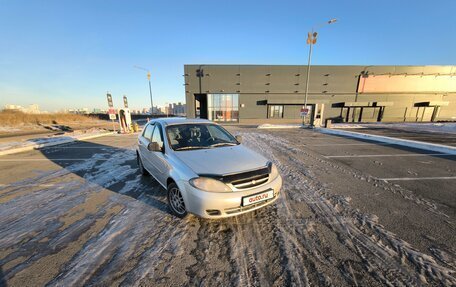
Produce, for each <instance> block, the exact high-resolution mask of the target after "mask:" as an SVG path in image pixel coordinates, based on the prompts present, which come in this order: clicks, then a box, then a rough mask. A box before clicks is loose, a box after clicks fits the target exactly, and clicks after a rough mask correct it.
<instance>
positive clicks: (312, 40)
mask: <svg viewBox="0 0 456 287" xmlns="http://www.w3.org/2000/svg"><path fill="white" fill-rule="evenodd" d="M336 21H337V19H331V20H329V21H327V22H326V23H324V24H322V25H320V26H318V27H321V26H323V25H329V24H332V23H335V22H336ZM315 30H316V29H315V28H312V32H311V33H308V34H307V44H309V45H310V47H309V58H308V59H307V78H306V90H305V96H304V109H305V111H306V113H305V114H304V116H303V117H302V125H304V124H305V122H306V118H307V114H308V112H309V110H308V109H307V95H308V93H309V79H310V63H311V61H312V46H313V45H315V44H316V43H317V35H318V33H317V32H314V31H315Z"/></svg>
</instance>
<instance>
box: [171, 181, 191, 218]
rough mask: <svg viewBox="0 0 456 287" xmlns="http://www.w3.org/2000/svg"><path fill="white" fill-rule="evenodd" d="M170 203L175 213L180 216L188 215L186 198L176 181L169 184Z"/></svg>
mask: <svg viewBox="0 0 456 287" xmlns="http://www.w3.org/2000/svg"><path fill="white" fill-rule="evenodd" d="M168 205H169V207H170V209H171V211H172V213H173V214H174V215H176V216H177V217H179V218H184V217H185V216H187V209H186V208H185V202H184V198H183V197H182V194H181V192H180V190H179V187H178V186H177V184H175V183H174V182H172V183H170V184H169V185H168Z"/></svg>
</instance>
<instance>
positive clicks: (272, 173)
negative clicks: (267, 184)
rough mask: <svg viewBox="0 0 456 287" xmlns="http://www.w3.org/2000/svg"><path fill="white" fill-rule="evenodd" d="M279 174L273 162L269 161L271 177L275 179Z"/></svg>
mask: <svg viewBox="0 0 456 287" xmlns="http://www.w3.org/2000/svg"><path fill="white" fill-rule="evenodd" d="M278 175H279V171H278V170H277V167H276V166H275V164H273V163H271V179H275V178H276V177H277V176H278Z"/></svg>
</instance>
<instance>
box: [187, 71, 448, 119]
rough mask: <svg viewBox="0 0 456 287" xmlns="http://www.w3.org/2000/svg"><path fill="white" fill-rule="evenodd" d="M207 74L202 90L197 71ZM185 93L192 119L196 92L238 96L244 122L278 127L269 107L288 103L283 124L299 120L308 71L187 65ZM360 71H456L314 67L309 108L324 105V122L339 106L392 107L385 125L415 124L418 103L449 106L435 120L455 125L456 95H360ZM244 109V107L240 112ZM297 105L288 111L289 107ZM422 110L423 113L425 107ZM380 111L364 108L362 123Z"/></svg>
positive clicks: (417, 93) (439, 73)
mask: <svg viewBox="0 0 456 287" xmlns="http://www.w3.org/2000/svg"><path fill="white" fill-rule="evenodd" d="M199 68H201V69H202V70H203V71H204V77H202V78H201V85H200V81H199V78H198V77H197V73H196V71H197V69H199ZM184 70H185V87H186V89H185V93H186V100H187V116H188V117H190V118H191V117H194V116H195V114H194V109H195V107H194V95H195V94H198V93H200V92H201V93H203V94H206V93H238V94H239V95H240V96H239V104H240V106H241V107H240V108H239V117H240V122H246V121H247V122H253V121H254V120H257V122H275V121H278V120H276V119H267V112H268V111H267V105H264V103H265V102H267V103H268V104H284V105H286V106H285V107H284V118H283V119H281V120H279V121H282V122H289V121H295V122H299V121H300V116H299V109H300V108H299V106H300V105H302V104H303V103H304V93H305V81H306V77H307V67H306V66H272V65H186V66H185V67H184ZM362 72H368V73H369V75H404V76H406V75H435V76H436V77H438V76H439V75H454V80H455V81H456V66H312V67H311V73H310V84H309V95H308V103H320V104H321V103H323V104H325V111H324V118H323V120H324V119H325V118H333V117H338V116H340V114H341V108H340V107H335V106H334V104H335V103H341V102H355V101H358V102H393V106H391V107H389V106H388V107H386V108H385V112H384V117H383V121H404V120H406V121H416V120H417V112H418V113H421V112H422V110H420V108H418V107H415V106H414V104H415V103H417V102H425V101H446V102H450V104H449V106H442V107H441V110H440V114H439V117H438V119H437V120H456V90H451V91H447V92H439V93H432V92H429V91H427V92H422V93H421V92H413V93H400V94H396V93H392V94H378V93H377V94H375V93H363V94H358V95H357V94H356V92H357V86H358V79H359V77H360V74H361V73H362ZM242 104H243V105H244V107H242ZM291 104H292V105H294V106H287V105H291ZM421 109H422V108H421ZM377 115H378V109H373V108H369V109H364V110H363V117H362V120H363V121H376V119H377Z"/></svg>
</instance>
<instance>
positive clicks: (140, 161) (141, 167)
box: [136, 153, 150, 176]
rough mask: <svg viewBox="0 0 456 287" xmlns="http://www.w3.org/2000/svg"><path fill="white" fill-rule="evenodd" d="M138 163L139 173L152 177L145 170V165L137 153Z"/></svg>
mask: <svg viewBox="0 0 456 287" xmlns="http://www.w3.org/2000/svg"><path fill="white" fill-rule="evenodd" d="M136 161H137V162H138V167H139V172H140V173H141V174H142V175H145V176H148V175H150V173H149V172H148V171H147V170H146V169H145V168H144V165H143V163H142V160H141V157H140V156H139V153H136Z"/></svg>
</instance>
